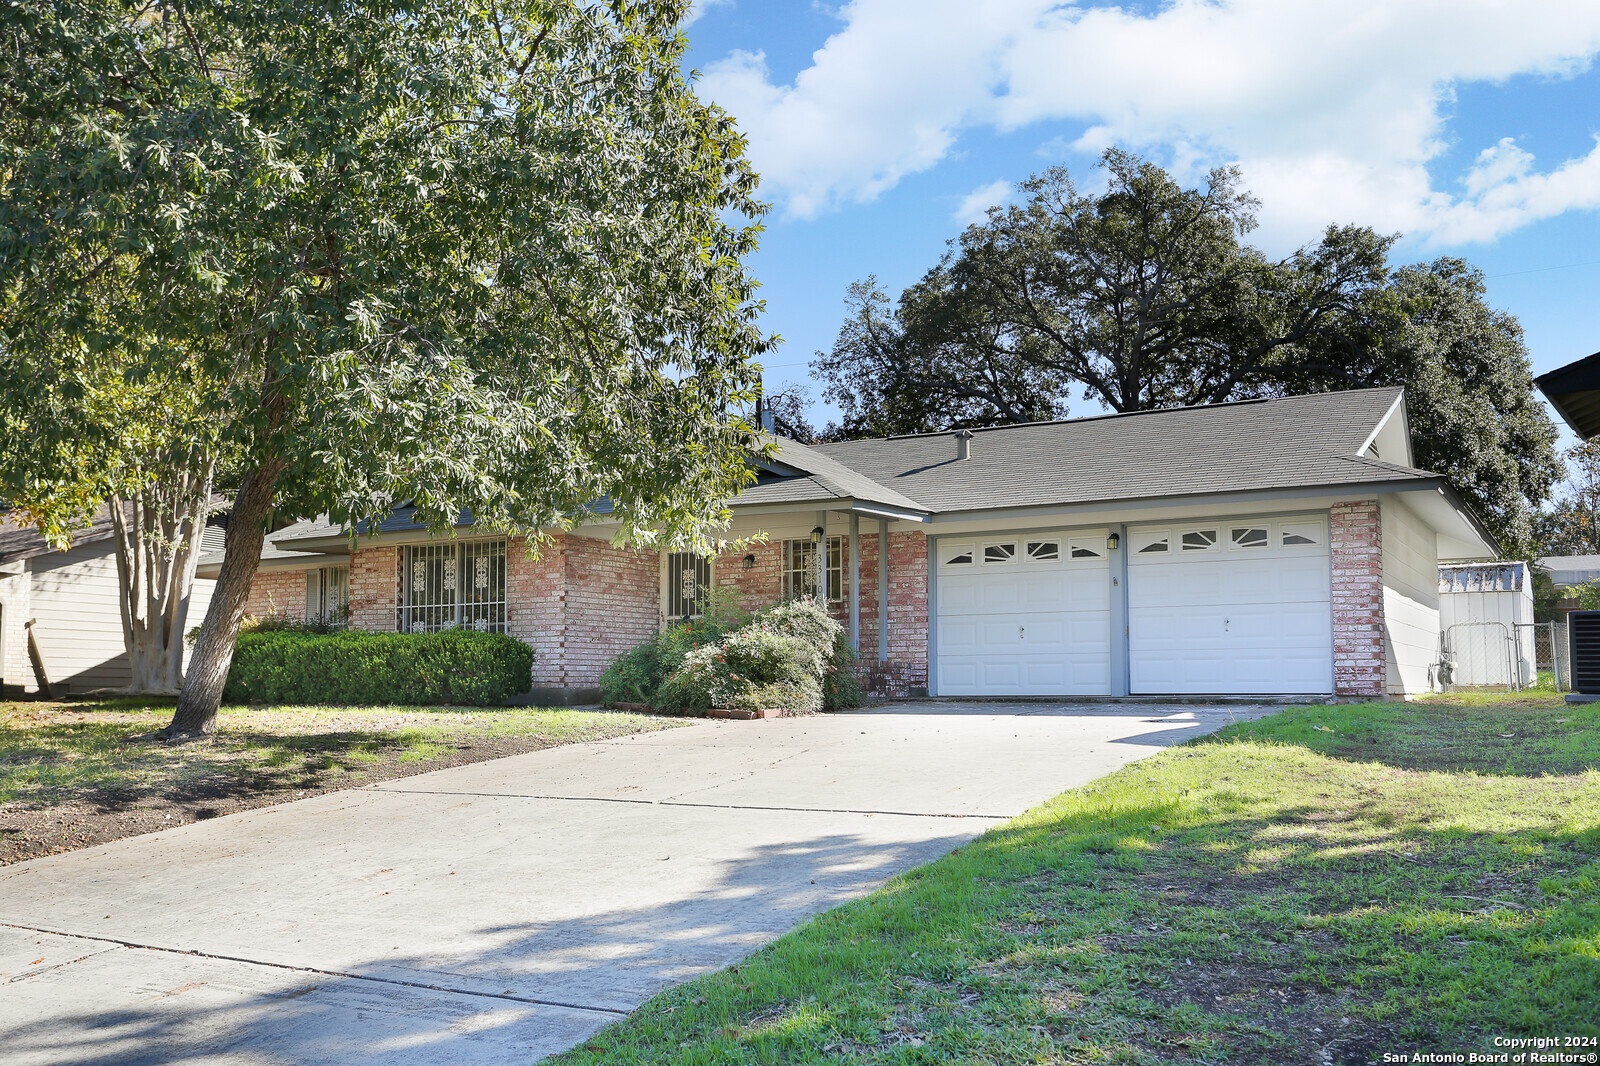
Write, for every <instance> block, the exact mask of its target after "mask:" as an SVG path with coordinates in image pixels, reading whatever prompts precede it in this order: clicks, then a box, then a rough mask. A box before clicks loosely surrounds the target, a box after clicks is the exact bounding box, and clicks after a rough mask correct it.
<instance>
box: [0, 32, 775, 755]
mask: <svg viewBox="0 0 1600 1066" xmlns="http://www.w3.org/2000/svg"><path fill="white" fill-rule="evenodd" d="M686 8H687V0H608V2H605V3H601V4H584V3H579V2H576V0H494V2H492V3H489V2H475V0H468V2H467V3H461V2H459V0H448V2H447V0H341V2H339V3H330V2H328V0H162V2H158V3H155V4H147V3H144V2H142V0H141V2H135V0H94V2H92V3H91V2H88V0H15V2H13V3H9V4H7V5H5V7H4V8H3V14H0V19H3V22H0V50H3V51H4V53H5V58H4V63H5V67H6V69H7V72H8V73H7V78H6V79H5V80H4V81H3V82H0V130H3V134H0V300H3V304H0V314H3V318H0V347H3V348H4V350H5V352H6V356H7V358H6V361H5V364H4V365H5V376H4V379H3V380H0V393H6V392H15V393H18V394H20V395H21V397H22V400H21V402H19V403H16V404H12V405H11V406H15V407H18V408H20V409H26V408H27V400H28V397H30V396H33V395H37V394H38V392H39V390H42V389H45V388H54V387H57V386H59V387H60V388H61V391H62V394H63V395H67V396H69V398H70V394H71V391H72V390H71V388H70V387H69V386H68V385H65V384H62V383H64V382H68V381H69V380H70V378H71V376H72V375H73V374H75V373H78V372H80V369H81V366H82V365H83V363H84V362H85V361H87V360H89V359H90V358H91V355H92V354H93V353H94V352H96V351H103V350H106V349H109V348H117V349H119V350H120V351H121V352H123V353H124V356H123V358H124V359H125V362H126V363H127V365H128V366H130V367H131V368H133V369H130V371H129V375H130V379H134V380H137V379H139V378H140V376H141V375H143V379H144V380H150V381H166V380H169V379H168V378H167V377H165V376H164V373H163V372H164V370H165V369H167V368H168V366H169V360H170V358H171V357H172V355H173V353H182V357H183V358H186V359H196V360H198V361H199V362H198V366H197V368H196V369H197V372H198V373H199V374H201V375H202V376H203V377H204V378H205V379H206V380H212V381H218V382H221V383H223V385H224V387H223V388H221V389H219V390H217V391H216V393H215V394H212V393H210V392H207V391H201V392H200V393H199V394H197V395H194V396H192V397H188V399H189V401H190V402H191V403H192V404H193V413H194V414H196V415H198V416H202V417H203V418H205V419H207V420H209V421H210V422H211V423H213V424H215V425H216V426H217V427H218V429H219V432H220V434H221V437H222V439H223V442H224V444H225V445H226V446H228V447H230V448H233V449H236V450H237V453H238V455H239V456H240V460H239V462H240V465H239V470H240V474H239V484H238V491H237V493H236V494H235V496H234V499H233V501H232V512H231V519H230V522H229V526H228V533H227V556H226V560H225V562H224V564H223V567H222V571H221V576H220V578H219V580H218V584H217V587H216V591H215V594H214V597H213V599H212V602H211V606H210V609H209V611H208V613H207V616H206V619H205V621H204V623H203V625H202V627H201V634H200V638H199V640H198V642H197V644H196V646H195V649H194V653H193V656H192V659H191V664H190V668H189V671H188V673H187V676H186V677H185V678H184V683H183V689H182V694H181V695H180V697H179V701H178V709H177V713H176V715H175V716H174V719H173V723H172V725H171V726H170V727H169V732H170V733H171V734H172V735H174V736H184V735H192V734H196V733H203V732H205V731H208V730H209V729H211V728H212V724H213V722H214V716H215V712H216V709H217V705H218V703H219V700H220V697H221V691H222V686H223V683H224V681H225V679H226V675H227V670H228V666H229V662H230V659H231V655H232V648H233V643H234V640H235V637H236V635H237V632H238V627H239V623H240V620H241V617H242V614H243V610H244V605H245V599H246V596H247V594H248V590H249V586H250V582H251V578H252V576H253V574H254V572H255V569H256V567H257V564H258V561H259V555H260V550H261V546H262V541H263V536H264V532H265V530H266V528H267V524H268V522H269V520H270V518H271V516H272V515H273V514H274V513H275V512H276V513H281V514H287V515H308V514H318V513H322V512H327V513H329V514H331V515H332V516H333V517H334V518H335V519H338V520H342V521H347V522H359V521H362V520H366V519H372V518H375V517H379V516H381V515H383V514H385V513H388V512H389V511H390V510H392V509H393V508H394V507H396V506H397V505H399V504H400V503H403V502H406V501H409V502H411V503H413V504H415V506H416V507H417V513H418V515H419V516H420V518H421V519H422V520H423V521H425V522H427V523H428V524H430V525H431V526H433V527H434V528H436V529H439V530H441V531H442V530H444V529H446V528H448V527H449V526H450V525H452V524H453V523H454V522H455V521H456V520H457V517H458V516H459V515H460V514H461V513H462V512H463V511H470V512H471V513H472V515H473V516H474V519H475V520H476V522H477V523H478V524H479V525H480V526H481V527H483V528H486V529H491V530H500V531H507V532H513V531H515V532H531V531H536V530H549V529H558V528H564V527H567V526H569V525H570V524H572V523H574V522H580V521H583V520H585V519H586V518H588V517H590V516H592V515H593V514H594V513H595V511H596V508H597V503H598V501H601V500H605V501H607V504H608V511H607V513H608V514H610V515H611V516H612V517H613V518H614V519H615V520H617V521H619V522H620V523H621V528H622V534H621V536H622V537H624V538H631V539H633V540H634V541H636V542H643V543H649V542H654V541H657V540H671V541H673V542H675V543H685V544H689V545H694V546H699V547H705V546H708V545H709V542H710V540H711V538H713V537H714V535H715V531H716V528H717V523H718V522H719V520H720V519H721V518H722V517H723V514H722V512H720V511H719V508H718V506H717V501H719V500H721V499H723V498H725V497H726V496H728V495H729V494H730V493H731V492H732V491H733V490H734V489H735V488H736V487H737V486H738V485H740V484H741V483H743V481H744V479H746V478H747V477H748V471H747V466H746V463H745V462H744V458H743V457H744V449H745V446H746V444H747V443H748V441H749V439H750V433H749V431H750V427H749V426H748V424H747V422H746V420H745V419H744V418H743V417H742V416H741V415H740V412H741V411H743V410H747V409H748V405H749V404H750V402H751V401H752V399H753V387H754V378H753V373H752V370H751V360H752V358H753V357H754V356H756V355H758V354H759V353H761V352H762V351H763V350H765V348H766V346H767V344H768V341H767V339H766V338H765V337H764V336H763V334H762V333H761V331H760V330H759V328H758V326H757V323H756V321H755V319H756V315H757V313H758V310H759V305H758V304H757V303H756V301H755V300H754V297H753V290H754V283H753V282H752V281H751V279H750V278H749V277H748V276H747V274H746V272H745V269H744V267H743V258H744V256H745V255H746V254H747V253H748V252H749V251H750V250H751V249H752V247H753V245H754V241H755V238H756V235H757V232H758V226H757V224H756V220H757V219H758V218H759V216H760V214H761V212H762V205H760V204H759V203H758V202H757V201H756V200H755V199H754V193H755V186H756V176H755V175H754V173H753V172H752V171H751V169H750V168H749V166H748V164H747V163H746V161H745V159H744V155H743V150H744V142H743V140H742V138H741V137H740V135H739V134H738V132H737V131H736V129H735V128H734V126H733V124H732V122H731V121H730V120H729V118H728V117H727V116H726V115H724V114H723V113H721V112H720V111H718V110H717V109H716V108H715V107H712V106H708V105H706V104H704V103H702V102H701V101H699V100H698V99H697V98H696V97H695V95H694V92H693V90H692V86H691V85H690V84H689V82H688V81H687V79H686V78H685V76H684V74H683V73H682V71H681V67H680V63H681V59H682V55H683V50H684V47H685V41H684V38H683V36H682V35H681V33H680V32H679V30H678V26H679V24H680V22H681V20H682V18H683V16H684V14H685V11H686ZM113 268H115V269H116V270H118V271H119V272H120V274H119V276H120V278H121V284H120V285H119V286H118V293H119V295H117V296H116V297H115V299H116V300H117V301H118V307H117V308H116V309H114V310H115V311H116V313H111V314H107V313H105V309H104V308H103V307H100V306H97V304H96V299H97V297H96V295H95V289H96V286H95V284H94V282H95V281H96V279H98V278H99V277H101V276H102V275H103V274H105V273H106V272H108V271H110V270H112V269H113ZM29 430H30V432H36V433H44V434H49V433H53V432H56V429H55V428H54V427H53V426H52V424H50V422H49V420H48V419H45V418H42V417H41V418H35V419H34V421H33V422H31V423H30V426H29Z"/></svg>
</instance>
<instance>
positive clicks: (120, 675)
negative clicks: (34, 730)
mask: <svg viewBox="0 0 1600 1066" xmlns="http://www.w3.org/2000/svg"><path fill="white" fill-rule="evenodd" d="M33 617H34V618H35V619H36V620H37V622H36V624H35V625H34V627H33V631H34V633H35V635H36V636H37V637H38V638H39V651H40V652H41V654H42V655H43V656H44V666H45V672H46V673H48V674H49V675H50V683H51V684H52V685H62V684H64V685H66V686H67V690H68V691H69V692H84V691H86V690H88V689H92V688H115V687H118V686H120V685H126V684H127V683H128V656H127V651H126V650H125V649H124V648H123V645H122V621H121V618H120V616H119V614H118V605H117V563H116V559H115V558H114V557H113V556H112V554H111V545H110V544H109V543H108V542H105V541H101V542H99V543H96V544H86V545H84V546H83V547H81V548H73V549H71V550H69V551H64V552H51V553H50V554H49V555H41V556H37V557H35V558H34V559H33ZM29 675H30V676H29V678H28V688H29V689H30V690H32V689H34V688H35V687H36V686H35V685H34V683H33V678H32V676H31V675H32V672H31V671H30V672H29Z"/></svg>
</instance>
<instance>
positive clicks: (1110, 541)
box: [1106, 533, 1122, 551]
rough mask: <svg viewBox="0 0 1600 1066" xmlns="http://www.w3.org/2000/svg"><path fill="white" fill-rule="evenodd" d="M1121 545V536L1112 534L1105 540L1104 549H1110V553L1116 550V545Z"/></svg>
mask: <svg viewBox="0 0 1600 1066" xmlns="http://www.w3.org/2000/svg"><path fill="white" fill-rule="evenodd" d="M1121 543H1122V534H1120V533H1113V534H1111V535H1110V536H1109V537H1107V538H1106V547H1107V548H1110V549H1111V550H1112V551H1116V550H1117V545H1118V544H1121Z"/></svg>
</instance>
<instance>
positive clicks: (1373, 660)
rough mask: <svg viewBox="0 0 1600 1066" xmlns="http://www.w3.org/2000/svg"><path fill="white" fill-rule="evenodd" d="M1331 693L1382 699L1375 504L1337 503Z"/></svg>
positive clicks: (1380, 546) (1380, 568)
mask: <svg viewBox="0 0 1600 1066" xmlns="http://www.w3.org/2000/svg"><path fill="white" fill-rule="evenodd" d="M1329 527H1330V532H1329V537H1330V539H1329V547H1330V549H1331V551H1332V555H1333V691H1334V693H1335V694H1336V695H1339V696H1362V697H1371V698H1382V696H1383V694H1384V646H1383V531H1382V525H1381V524H1380V518H1379V513H1378V501H1377V500H1360V501H1358V502H1355V503H1338V504H1334V505H1333V508H1332V513H1331V521H1330V522H1329Z"/></svg>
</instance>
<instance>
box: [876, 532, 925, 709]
mask: <svg viewBox="0 0 1600 1066" xmlns="http://www.w3.org/2000/svg"><path fill="white" fill-rule="evenodd" d="M862 554H863V555H865V552H863V553H862ZM874 576H876V575H874ZM874 624H876V620H874ZM863 626H865V623H863ZM873 657H874V658H876V653H874V654H873ZM889 659H890V660H891V661H892V662H895V663H900V664H903V680H904V681H905V682H906V683H907V684H908V685H909V686H910V687H912V688H918V689H922V690H923V691H924V692H926V691H927V687H928V538H927V536H926V535H924V534H922V533H920V532H916V531H913V532H910V533H890V534H889Z"/></svg>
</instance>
